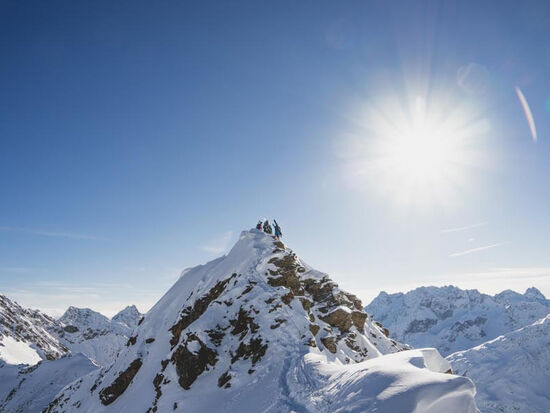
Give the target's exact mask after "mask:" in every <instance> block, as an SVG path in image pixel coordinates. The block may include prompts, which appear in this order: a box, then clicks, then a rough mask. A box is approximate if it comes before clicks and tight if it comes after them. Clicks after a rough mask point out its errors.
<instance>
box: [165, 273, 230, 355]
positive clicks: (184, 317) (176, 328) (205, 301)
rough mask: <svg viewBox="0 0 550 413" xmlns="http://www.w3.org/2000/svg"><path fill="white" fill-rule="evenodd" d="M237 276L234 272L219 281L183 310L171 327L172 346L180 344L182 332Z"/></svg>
mask: <svg viewBox="0 0 550 413" xmlns="http://www.w3.org/2000/svg"><path fill="white" fill-rule="evenodd" d="M236 276H237V274H236V273H234V274H233V275H231V277H229V278H226V279H225V280H223V281H219V282H218V283H216V285H215V286H214V287H212V288H211V289H210V291H209V292H208V293H207V294H205V295H204V296H202V297H201V298H199V299H198V300H197V301H195V303H194V304H193V306H192V307H186V308H184V309H183V310H182V311H181V315H180V319H179V321H178V322H177V323H176V324H174V325H173V326H172V328H170V331H171V332H172V339H171V340H170V344H171V345H172V348H174V347H175V346H176V344H178V342H179V340H180V335H181V332H182V331H183V330H184V329H186V328H187V327H189V326H190V325H191V323H192V322H193V321H196V320H198V318H199V317H200V316H201V315H202V314H203V313H204V312H205V311H206V309H207V308H208V306H209V305H210V303H211V302H212V301H214V300H216V299H217V298H218V297H219V296H220V295H221V293H223V291H224V290H225V287H226V286H227V284H228V283H229V281H231V280H232V279H233V278H235V277H236Z"/></svg>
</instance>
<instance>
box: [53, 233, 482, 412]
mask: <svg viewBox="0 0 550 413" xmlns="http://www.w3.org/2000/svg"><path fill="white" fill-rule="evenodd" d="M387 334H388V333H387V330H385V329H384V328H383V327H382V326H381V325H379V324H378V323H376V322H374V320H372V317H370V316H368V315H367V314H366V313H365V312H364V311H362V306H361V302H360V301H359V300H358V299H357V298H356V297H355V296H353V295H351V294H348V293H346V292H344V291H341V290H340V289H339V288H338V286H337V285H336V284H335V283H334V282H332V281H331V280H330V279H329V277H328V276H327V275H326V274H323V273H321V272H318V271H316V270H314V269H313V268H311V267H309V266H308V265H307V264H305V263H304V262H303V261H301V260H300V259H299V258H298V257H297V256H296V255H295V254H294V253H293V252H292V251H291V250H289V249H288V248H286V247H285V246H284V245H283V244H282V243H281V242H280V241H276V240H274V238H273V237H271V236H268V235H266V234H264V233H263V232H261V231H257V230H251V231H245V232H243V233H242V234H241V237H240V240H239V241H238V242H237V244H236V245H235V246H234V247H233V249H232V250H231V251H230V253H229V254H228V255H227V256H224V257H221V258H218V259H216V260H214V261H211V262H209V263H207V264H205V265H201V266H198V267H195V268H192V269H189V270H187V271H185V272H184V274H183V275H182V277H180V279H179V280H178V281H177V282H176V283H175V284H174V286H173V287H172V288H171V289H170V290H169V291H168V292H167V293H166V294H165V295H164V297H163V298H161V300H160V301H159V302H158V303H157V304H156V305H155V306H154V307H153V308H152V309H151V310H150V311H149V313H147V314H146V316H145V317H144V319H143V320H142V321H140V323H139V325H138V327H137V328H136V330H135V331H134V333H133V335H132V337H131V338H130V339H129V340H128V342H127V346H126V347H125V348H124V349H123V350H122V351H121V352H120V354H119V356H118V357H117V359H116V360H115V362H114V364H113V365H112V366H110V367H108V368H103V369H101V370H99V371H96V372H92V373H90V374H89V375H87V376H85V377H82V378H80V379H79V380H77V381H75V382H73V383H72V384H70V385H69V386H67V387H66V388H65V389H63V391H61V392H60V393H59V395H58V396H57V397H56V399H55V400H54V401H53V402H52V403H51V404H50V406H49V409H48V411H49V412H114V411H132V412H133V411H147V412H157V411H158V412H170V411H179V410H181V409H185V411H186V412H205V411H216V412H231V411H239V412H258V411H265V412H290V411H295V412H308V411H311V412H328V411H330V412H333V411H350V410H349V406H354V407H353V409H355V411H365V410H364V409H367V408H368V409H372V410H376V411H378V412H395V411H402V412H408V411H410V412H413V411H432V412H439V411H441V412H443V411H446V412H447V411H453V412H459V413H460V412H475V411H476V408H475V403H474V394H475V389H474V386H473V384H472V382H471V381H470V380H468V379H467V378H463V377H458V376H453V375H451V374H445V372H448V370H449V365H448V363H447V362H446V361H445V360H444V359H442V358H441V357H440V356H439V354H438V353H437V351H436V350H434V349H427V350H415V351H404V352H403V351H401V350H405V349H407V347H406V346H405V345H402V344H400V343H398V342H396V341H394V340H391V339H390V338H388V337H387ZM346 400H348V402H346ZM350 403H351V404H350ZM396 409H397V410H396ZM418 409H423V410H418Z"/></svg>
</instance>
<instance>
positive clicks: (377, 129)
mask: <svg viewBox="0 0 550 413" xmlns="http://www.w3.org/2000/svg"><path fill="white" fill-rule="evenodd" d="M361 112H362V119H361V120H360V121H359V122H358V123H359V124H360V128H359V130H358V131H356V132H354V134H353V137H352V139H349V140H348V142H349V141H352V142H353V145H352V147H353V155H352V156H351V157H349V158H348V159H347V160H346V166H345V168H346V176H347V178H348V179H349V182H351V183H352V184H353V185H354V186H356V187H361V186H364V187H365V188H369V190H370V189H371V188H376V192H377V193H378V194H383V195H384V196H385V197H387V198H389V199H391V200H392V201H394V202H396V203H398V204H407V205H412V204H417V205H426V204H432V205H436V206H439V205H442V204H452V203H455V202H456V201H457V198H458V197H459V196H460V194H461V191H462V189H463V188H464V187H465V186H466V183H467V181H468V179H470V173H471V172H472V169H473V167H474V166H475V163H476V162H477V161H478V154H477V149H479V143H480V139H479V138H480V137H481V136H482V135H484V134H486V133H487V132H488V130H489V124H488V122H487V121H486V120H485V119H484V118H483V117H481V116H476V115H475V113H474V111H473V110H472V108H471V106H469V105H468V104H465V103H462V102H460V101H457V100H455V99H452V98H451V97H450V96H449V95H441V96H439V97H438V96H434V95H433V94H432V95H431V96H428V95H426V94H415V95H412V96H411V97H404V98H400V97H399V96H389V97H385V98H384V99H380V100H378V101H375V102H373V103H372V104H369V105H367V107H366V109H364V110H362V111H361Z"/></svg>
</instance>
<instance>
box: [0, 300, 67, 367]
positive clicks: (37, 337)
mask: <svg viewBox="0 0 550 413" xmlns="http://www.w3.org/2000/svg"><path fill="white" fill-rule="evenodd" d="M55 325H56V321H55V320H54V319H53V318H51V317H49V316H48V315H46V314H43V313H41V312H40V311H38V310H29V309H25V308H22V307H21V306H20V305H19V304H17V303H16V302H13V301H11V300H9V299H8V298H7V297H5V296H3V295H0V354H2V355H1V356H0V360H4V362H7V363H14V364H19V363H27V362H28V363H29V364H36V363H37V362H38V361H40V360H41V359H55V358H59V357H60V356H62V355H63V354H65V353H66V352H67V349H66V348H65V347H64V346H63V345H62V344H61V343H60V342H59V340H58V339H57V338H56V337H55V336H54V335H52V334H50V332H49V331H48V330H49V329H50V328H51V327H53V326H55Z"/></svg>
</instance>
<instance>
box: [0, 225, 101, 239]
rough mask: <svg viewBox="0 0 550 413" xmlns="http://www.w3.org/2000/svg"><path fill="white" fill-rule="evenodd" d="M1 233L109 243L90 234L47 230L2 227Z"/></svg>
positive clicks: (0, 228)
mask: <svg viewBox="0 0 550 413" xmlns="http://www.w3.org/2000/svg"><path fill="white" fill-rule="evenodd" d="M0 231H3V232H17V233H21V234H31V235H41V236H44V237H54V238H69V239H80V240H93V241H107V239H105V238H100V237H96V236H93V235H88V234H78V233H74V232H59V231H45V230H41V229H36V228H20V227H0Z"/></svg>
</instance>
